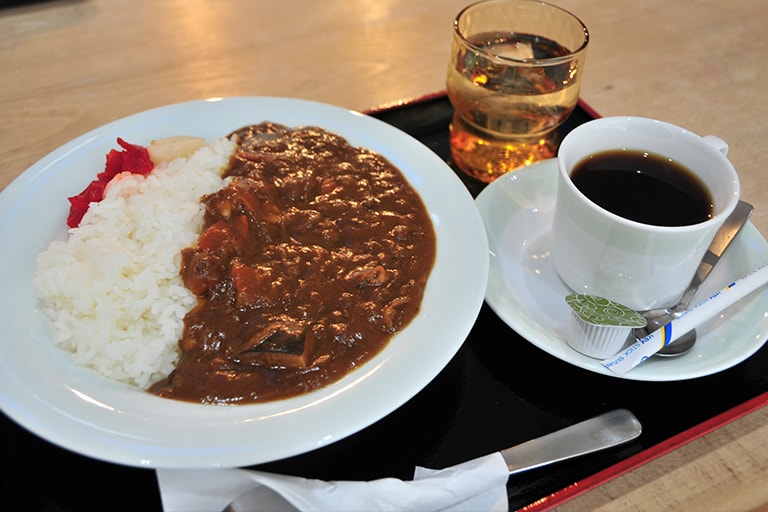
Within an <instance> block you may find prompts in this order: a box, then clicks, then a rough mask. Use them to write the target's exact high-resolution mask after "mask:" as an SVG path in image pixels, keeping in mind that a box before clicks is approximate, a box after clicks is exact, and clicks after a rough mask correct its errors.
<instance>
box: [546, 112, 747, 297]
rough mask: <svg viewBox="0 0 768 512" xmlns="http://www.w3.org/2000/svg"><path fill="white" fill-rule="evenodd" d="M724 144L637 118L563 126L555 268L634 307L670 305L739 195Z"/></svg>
mask: <svg viewBox="0 0 768 512" xmlns="http://www.w3.org/2000/svg"><path fill="white" fill-rule="evenodd" d="M727 152H728V146H727V144H726V143H725V142H723V141H722V140H721V139H719V138H717V137H714V136H710V135H708V136H705V137H700V136H698V135H696V134H694V133H691V132H690V131H688V130H685V129H683V128H681V127H679V126H675V125H673V124H669V123H665V122H662V121H658V120H654V119H647V118H642V117H606V118H600V119H596V120H593V121H589V122H587V123H584V124H583V125H581V126H579V127H577V128H575V129H574V130H572V131H571V132H570V133H569V134H568V135H567V136H566V137H565V138H564V139H563V142H562V144H561V146H560V149H559V152H558V157H557V159H558V182H557V198H556V203H555V212H554V220H553V225H552V233H551V236H552V240H551V242H552V245H551V247H552V260H553V264H554V267H555V270H556V271H557V274H558V275H559V276H560V278H561V279H562V280H563V281H564V282H565V284H566V285H567V286H568V287H569V288H571V289H572V290H573V291H575V292H577V293H581V294H589V295H596V296H599V297H603V298H606V299H609V300H612V301H614V302H618V303H620V304H623V305H625V306H627V307H630V308H632V309H634V310H636V311H645V310H649V309H654V308H659V307H668V306H671V305H674V304H676V303H677V302H678V300H679V299H680V297H681V295H682V293H683V291H684V290H685V288H686V286H687V285H688V284H689V283H690V281H691V279H692V278H693V275H694V273H695V272H696V270H697V267H698V265H699V263H700V262H701V259H702V258H703V256H704V254H705V253H706V251H707V249H708V247H709V244H710V243H711V241H712V239H713V238H714V236H715V234H716V232H717V230H718V229H719V228H720V226H721V225H722V224H723V222H725V219H726V218H727V217H728V215H730V213H731V212H732V211H733V209H734V208H735V207H736V204H737V202H738V200H739V194H740V184H739V178H738V175H737V173H736V170H735V169H734V167H733V165H731V163H730V162H729V160H728V159H727V158H726V154H727Z"/></svg>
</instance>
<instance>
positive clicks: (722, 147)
mask: <svg viewBox="0 0 768 512" xmlns="http://www.w3.org/2000/svg"><path fill="white" fill-rule="evenodd" d="M702 139H704V142H706V143H707V144H709V145H710V146H712V147H713V148H715V149H716V150H718V151H719V152H721V153H722V154H723V155H725V156H728V143H727V142H725V141H724V140H723V139H721V138H720V137H715V136H714V135H705V136H704V137H702Z"/></svg>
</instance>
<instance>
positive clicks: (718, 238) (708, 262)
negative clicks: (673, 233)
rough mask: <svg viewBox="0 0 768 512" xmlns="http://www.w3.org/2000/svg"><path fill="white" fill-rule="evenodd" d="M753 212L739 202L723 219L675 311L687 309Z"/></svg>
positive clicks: (748, 205) (742, 202) (752, 208)
mask: <svg viewBox="0 0 768 512" xmlns="http://www.w3.org/2000/svg"><path fill="white" fill-rule="evenodd" d="M753 211H754V207H753V206H752V205H751V204H749V203H747V202H744V201H739V203H738V204H737V205H736V208H735V209H734V210H733V212H732V213H731V215H729V216H728V218H727V219H725V222H724V223H723V226H722V227H721V228H720V230H719V231H718V232H717V234H716V235H715V238H714V239H713V240H712V244H710V246H709V249H707V252H706V253H705V254H704V258H702V260H701V263H700V264H699V268H698V269H697V270H696V274H694V276H693V280H692V281H691V284H690V285H689V286H688V288H687V289H686V290H685V293H684V294H683V296H682V297H681V299H680V302H679V303H678V305H677V306H675V311H684V310H686V309H688V306H690V305H691V301H692V300H693V296H694V295H696V292H697V291H698V290H699V286H701V283H703V282H704V280H705V279H706V278H707V277H708V276H709V273H710V272H712V269H713V268H715V265H716V264H717V262H718V261H720V258H721V257H722V255H723V253H724V252H725V250H726V249H727V248H728V246H729V245H730V243H731V241H732V240H733V239H734V238H735V237H736V235H738V234H739V231H741V228H742V227H743V226H744V224H746V223H747V219H749V217H750V216H751V215H752V212H753Z"/></svg>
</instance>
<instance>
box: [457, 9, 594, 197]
mask: <svg viewBox="0 0 768 512" xmlns="http://www.w3.org/2000/svg"><path fill="white" fill-rule="evenodd" d="M588 41H589V33H588V31H587V28H586V26H585V25H584V24H583V23H582V22H581V20H579V19H578V18H577V17H576V16H574V15H573V14H571V13H569V12H568V11H565V10H563V9H561V8H559V7H556V6H554V5H550V4H547V3H545V2H540V1H536V0H483V1H480V2H477V3H475V4H472V5H470V6H468V7H466V8H465V9H464V10H462V11H461V12H460V13H459V15H458V16H457V17H456V20H455V21H454V31H453V40H452V44H451V56H450V63H449V66H448V76H447V91H448V97H449V98H450V100H451V104H452V105H453V107H454V109H455V113H454V116H453V120H452V122H451V128H450V142H451V155H452V157H453V160H454V162H455V163H456V164H457V165H458V166H459V167H460V168H461V169H462V170H463V171H464V172H466V173H467V174H469V175H470V176H472V177H474V178H476V179H479V180H480V181H484V182H490V181H493V180H494V179H496V178H497V177H499V176H500V175H502V174H504V173H505V172H508V171H511V170H513V169H516V168H518V167H522V166H524V165H527V164H530V163H533V162H535V161H537V160H542V159H545V158H551V157H553V156H555V154H556V153H557V146H558V144H559V140H558V137H557V130H556V128H557V127H558V126H559V125H560V124H561V123H562V122H563V121H564V120H565V119H567V118H568V116H570V115H571V113H572V112H573V109H574V108H575V107H576V104H577V102H578V98H579V86H580V81H581V75H582V72H583V67H584V59H585V55H586V49H587V43H588Z"/></svg>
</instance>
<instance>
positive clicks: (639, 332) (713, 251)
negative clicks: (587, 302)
mask: <svg viewBox="0 0 768 512" xmlns="http://www.w3.org/2000/svg"><path fill="white" fill-rule="evenodd" d="M753 210H754V208H753V206H752V205H751V204H749V203H746V202H744V201H739V203H738V204H737V205H736V208H735V209H734V210H733V212H732V213H731V215H730V216H729V217H728V218H727V219H726V220H725V222H724V223H723V225H722V227H720V230H718V232H717V233H716V234H715V238H714V239H713V240H712V243H711V244H710V246H709V249H707V252H706V253H705V254H704V258H703V259H702V260H701V263H700V264H699V268H698V269H697V270H696V273H695V274H694V276H693V279H692V280H691V284H689V285H688V288H686V290H685V292H683V296H682V297H681V299H680V302H678V303H677V304H676V305H675V306H672V307H670V308H659V309H651V310H648V311H642V312H640V314H642V315H643V316H644V317H645V318H646V320H647V321H648V324H647V325H646V326H645V327H643V328H640V329H635V332H634V335H635V337H636V338H638V339H640V338H644V337H645V336H647V335H648V334H649V333H651V332H653V331H655V330H657V329H659V328H660V327H662V326H664V325H666V324H667V323H668V322H669V321H670V320H672V319H673V318H675V317H677V316H679V315H680V314H681V313H682V312H683V311H685V310H686V309H688V307H689V306H690V305H691V301H692V300H693V296H694V295H696V292H697V291H698V289H699V287H700V286H701V284H702V283H703V282H704V281H705V280H706V279H707V277H709V274H710V272H712V269H713V268H715V265H716V264H717V262H718V261H720V258H721V257H722V255H723V253H724V252H725V250H726V249H727V248H728V246H729V245H730V244H731V241H733V239H734V238H736V235H737V234H738V233H739V231H741V228H742V227H743V226H744V224H746V222H747V220H748V219H749V217H750V215H752V211H753ZM695 343H696V330H695V329H692V330H690V331H689V332H687V333H685V334H683V335H682V336H680V338H678V339H677V340H676V341H675V342H674V343H671V344H669V345H667V346H666V347H664V348H663V349H661V350H660V351H658V352H657V353H656V355H657V356H661V357H675V356H679V355H682V354H684V353H686V352H688V351H689V350H690V349H691V348H693V345H694V344H695Z"/></svg>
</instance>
